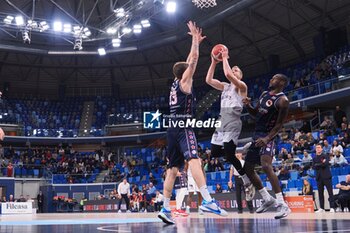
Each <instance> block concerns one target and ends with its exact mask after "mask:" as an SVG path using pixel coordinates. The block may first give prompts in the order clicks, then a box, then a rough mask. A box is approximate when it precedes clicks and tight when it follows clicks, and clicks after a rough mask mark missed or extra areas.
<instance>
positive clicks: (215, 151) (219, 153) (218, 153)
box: [210, 144, 224, 158]
mask: <svg viewBox="0 0 350 233" xmlns="http://www.w3.org/2000/svg"><path fill="white" fill-rule="evenodd" d="M223 156H224V149H223V147H222V146H219V145H216V144H211V156H210V157H211V158H217V157H223Z"/></svg>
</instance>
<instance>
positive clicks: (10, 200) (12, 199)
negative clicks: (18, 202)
mask: <svg viewBox="0 0 350 233" xmlns="http://www.w3.org/2000/svg"><path fill="white" fill-rule="evenodd" d="M8 202H15V198H14V197H13V195H12V194H10V197H9V199H8Z"/></svg>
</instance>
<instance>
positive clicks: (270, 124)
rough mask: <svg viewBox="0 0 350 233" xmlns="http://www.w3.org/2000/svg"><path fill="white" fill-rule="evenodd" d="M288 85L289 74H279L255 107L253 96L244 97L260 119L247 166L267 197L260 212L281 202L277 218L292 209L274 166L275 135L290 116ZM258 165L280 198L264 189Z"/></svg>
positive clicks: (261, 191) (250, 110)
mask: <svg viewBox="0 0 350 233" xmlns="http://www.w3.org/2000/svg"><path fill="white" fill-rule="evenodd" d="M287 85H288V79H287V77H286V76H285V75H283V74H276V75H274V76H273V77H272V79H271V80H270V83H269V91H265V92H263V93H262V95H261V96H260V98H259V102H258V104H257V106H256V107H255V108H253V107H252V105H251V104H250V99H249V98H245V99H243V103H244V105H245V107H246V108H247V110H248V112H249V114H250V115H252V116H253V117H255V120H256V126H255V132H254V135H253V140H254V142H253V143H252V145H251V146H250V147H249V149H248V152H247V155H246V162H245V164H244V169H245V171H246V174H247V175H248V177H249V179H250V180H251V182H252V183H253V184H254V186H255V187H256V189H258V190H259V192H260V194H261V196H262V197H263V199H264V203H263V204H262V206H261V207H259V208H258V209H257V210H256V212H257V213H262V212H265V211H266V210H267V209H268V208H270V207H273V206H275V205H276V204H277V206H278V210H277V211H278V213H277V214H276V216H275V218H276V219H279V218H284V217H286V216H287V215H288V214H289V213H290V212H291V211H290V209H289V207H288V205H287V204H286V203H285V202H284V199H283V195H282V190H281V187H280V184H279V181H278V178H277V176H276V174H275V173H274V171H273V167H272V159H273V156H274V147H275V145H274V138H275V137H276V135H277V134H278V132H279V131H280V129H281V128H282V126H283V123H284V121H285V120H286V118H287V115H288V109H289V100H288V98H287V97H286V95H285V94H284V93H283V89H284V88H285V87H286V86H287ZM256 164H259V165H261V166H262V169H263V170H264V172H265V173H266V175H267V177H268V178H269V181H270V182H271V185H272V189H273V191H274V192H275V194H276V199H277V200H276V199H275V198H273V197H272V196H271V195H270V194H269V193H268V192H267V190H266V188H264V186H263V184H262V182H261V179H260V177H259V176H258V175H257V174H256V172H255V170H254V167H255V165H256Z"/></svg>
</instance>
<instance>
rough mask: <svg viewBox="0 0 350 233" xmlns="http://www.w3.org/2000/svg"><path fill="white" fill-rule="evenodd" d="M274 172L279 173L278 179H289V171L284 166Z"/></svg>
mask: <svg viewBox="0 0 350 233" xmlns="http://www.w3.org/2000/svg"><path fill="white" fill-rule="evenodd" d="M276 172H277V173H279V175H278V179H280V180H289V178H290V173H289V170H288V169H287V168H286V167H285V166H282V167H281V169H280V170H279V171H276ZM276 175H277V174H276Z"/></svg>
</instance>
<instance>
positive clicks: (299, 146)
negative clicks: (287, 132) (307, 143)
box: [292, 141, 304, 154]
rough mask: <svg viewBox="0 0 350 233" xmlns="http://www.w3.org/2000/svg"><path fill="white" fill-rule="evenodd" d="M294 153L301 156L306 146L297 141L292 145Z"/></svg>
mask: <svg viewBox="0 0 350 233" xmlns="http://www.w3.org/2000/svg"><path fill="white" fill-rule="evenodd" d="M292 151H293V153H294V154H300V153H302V151H304V146H303V145H302V144H301V141H295V142H294V143H292Z"/></svg>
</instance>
